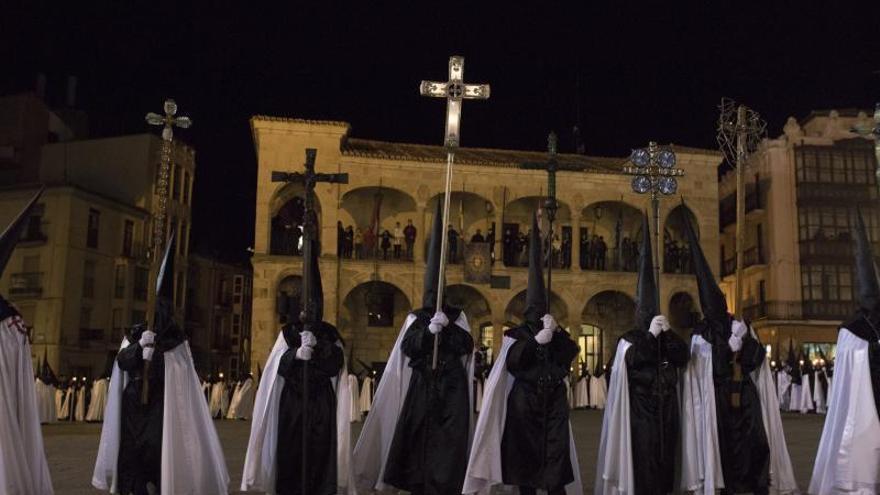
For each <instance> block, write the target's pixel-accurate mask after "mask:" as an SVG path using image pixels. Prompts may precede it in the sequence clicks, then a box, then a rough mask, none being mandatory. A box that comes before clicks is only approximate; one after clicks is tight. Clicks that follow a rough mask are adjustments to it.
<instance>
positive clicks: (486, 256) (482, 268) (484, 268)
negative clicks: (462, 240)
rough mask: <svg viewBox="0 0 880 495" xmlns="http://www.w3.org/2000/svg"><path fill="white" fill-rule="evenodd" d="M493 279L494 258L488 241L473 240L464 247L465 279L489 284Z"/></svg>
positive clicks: (471, 282) (474, 282) (470, 281)
mask: <svg viewBox="0 0 880 495" xmlns="http://www.w3.org/2000/svg"><path fill="white" fill-rule="evenodd" d="M491 280H492V258H491V254H490V252H489V243H488V242H471V243H468V244H467V245H465V247H464V281H465V282H467V283H469V284H488V283H489V282H490V281H491Z"/></svg>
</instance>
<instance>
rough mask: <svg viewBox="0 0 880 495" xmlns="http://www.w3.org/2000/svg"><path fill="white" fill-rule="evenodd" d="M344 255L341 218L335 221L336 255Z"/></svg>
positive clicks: (343, 233)
mask: <svg viewBox="0 0 880 495" xmlns="http://www.w3.org/2000/svg"><path fill="white" fill-rule="evenodd" d="M344 255H345V229H344V228H343V227H342V220H339V221H337V222H336V256H337V257H339V258H342V257H343V256H344Z"/></svg>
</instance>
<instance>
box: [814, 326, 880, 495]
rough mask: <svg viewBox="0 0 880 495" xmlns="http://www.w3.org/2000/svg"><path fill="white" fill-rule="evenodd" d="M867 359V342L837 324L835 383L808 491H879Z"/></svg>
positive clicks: (854, 494)
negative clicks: (838, 331) (838, 328)
mask: <svg viewBox="0 0 880 495" xmlns="http://www.w3.org/2000/svg"><path fill="white" fill-rule="evenodd" d="M868 365H869V364H868V342H867V341H865V340H862V339H860V338H859V337H857V336H855V335H854V334H853V333H852V332H850V331H849V330H847V329H845V328H841V329H840V333H839V334H838V336H837V356H836V358H835V366H834V381H835V384H836V385H835V386H834V388H833V389H832V390H831V400H830V402H829V404H828V416H827V417H826V418H825V427H824V429H823V430H822V440H821V441H820V442H819V450H818V452H817V454H816V464H815V466H814V467H813V478H812V480H811V481H810V490H809V493H810V494H812V495H835V494H849V495H869V494H876V493H878V492H880V418H878V417H877V407H876V406H875V405H874V401H873V398H874V392H873V390H872V388H871V376H870V369H869V367H868Z"/></svg>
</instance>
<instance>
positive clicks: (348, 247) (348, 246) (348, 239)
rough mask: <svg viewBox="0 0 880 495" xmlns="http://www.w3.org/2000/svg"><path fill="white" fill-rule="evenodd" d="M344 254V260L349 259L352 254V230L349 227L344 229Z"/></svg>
mask: <svg viewBox="0 0 880 495" xmlns="http://www.w3.org/2000/svg"><path fill="white" fill-rule="evenodd" d="M344 249H345V253H344V256H345V258H346V259H351V257H352V255H353V254H354V228H353V227H352V226H351V225H349V226H348V227H346V229H345V248H344Z"/></svg>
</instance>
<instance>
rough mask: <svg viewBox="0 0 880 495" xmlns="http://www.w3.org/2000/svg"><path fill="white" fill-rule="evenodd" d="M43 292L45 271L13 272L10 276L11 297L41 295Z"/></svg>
mask: <svg viewBox="0 0 880 495" xmlns="http://www.w3.org/2000/svg"><path fill="white" fill-rule="evenodd" d="M42 294H43V273H42V272H29V273H28V272H25V273H13V274H12V275H11V277H10V283H9V295H10V296H11V297H40V296H41V295H42Z"/></svg>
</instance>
